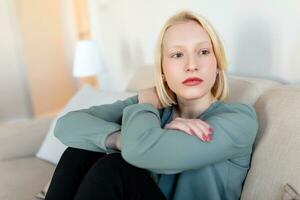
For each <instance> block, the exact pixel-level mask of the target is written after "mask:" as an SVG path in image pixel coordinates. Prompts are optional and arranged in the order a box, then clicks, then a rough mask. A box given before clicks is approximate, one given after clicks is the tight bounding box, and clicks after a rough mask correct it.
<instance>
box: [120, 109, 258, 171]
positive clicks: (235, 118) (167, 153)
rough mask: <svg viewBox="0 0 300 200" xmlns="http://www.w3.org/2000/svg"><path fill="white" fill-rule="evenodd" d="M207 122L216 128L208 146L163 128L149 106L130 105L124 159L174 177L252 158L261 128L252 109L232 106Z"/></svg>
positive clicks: (124, 125)
mask: <svg viewBox="0 0 300 200" xmlns="http://www.w3.org/2000/svg"><path fill="white" fill-rule="evenodd" d="M204 121H206V122H207V123H208V124H210V126H211V127H212V128H213V129H214V138H213V140H212V141H211V142H209V143H207V142H201V141H199V139H198V138H196V136H191V135H188V134H186V133H184V132H182V131H179V130H166V129H162V128H161V122H160V115H159V113H158V111H157V109H155V108H154V107H153V106H152V105H151V104H149V103H144V104H136V105H130V106H128V107H126V108H125V109H124V112H123V120H122V130H121V132H122V134H121V147H122V152H121V153H122V156H123V158H124V159H125V160H126V161H127V162H129V163H131V164H132V165H135V166H137V167H140V168H145V169H148V170H150V171H153V172H156V173H166V174H171V173H178V172H181V171H184V170H190V169H198V168H200V167H203V166H205V165H209V164H212V163H217V162H220V161H224V160H227V159H230V158H236V157H239V156H243V155H250V153H251V150H252V144H253V142H254V139H255V136H256V133H257V129H258V124H257V120H256V113H255V111H254V109H253V108H252V107H250V106H247V105H244V104H237V105H233V106H232V108H231V109H230V110H229V111H228V110H227V111H224V112H223V113H219V114H215V115H213V116H211V117H209V118H208V119H204Z"/></svg>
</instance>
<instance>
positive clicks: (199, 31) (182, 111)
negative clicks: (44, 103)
mask: <svg viewBox="0 0 300 200" xmlns="http://www.w3.org/2000/svg"><path fill="white" fill-rule="evenodd" d="M226 67H227V64H226V58H225V54H224V50H223V47H222V44H221V42H220V40H219V38H218V36H217V34H216V33H215V31H214V30H213V28H212V26H211V25H210V24H209V23H208V22H207V21H206V20H205V19H204V18H203V17H201V16H198V15H196V14H194V13H192V12H189V11H182V12H179V13H177V14H176V15H174V16H172V17H171V18H170V19H169V20H168V21H167V22H166V24H165V26H164V27H163V29H162V31H161V33H160V37H159V40H158V46H157V56H156V68H155V70H156V74H155V75H156V87H153V88H149V89H145V90H141V91H139V93H138V95H136V96H133V97H130V98H128V99H126V100H124V101H116V102H114V103H113V104H107V105H101V106H93V107H90V108H89V109H82V110H78V111H73V112H69V113H68V114H66V115H65V116H63V117H61V118H60V119H59V120H58V122H57V125H56V128H55V135H56V136H57V137H58V138H59V139H60V140H61V141H62V142H63V143H64V144H66V145H67V146H69V148H67V150H66V151H65V152H64V154H63V156H62V158H61V159H60V162H59V163H58V166H57V168H56V170H55V173H54V175H53V179H52V182H51V184H50V188H49V191H48V193H47V196H46V199H47V200H50V199H55V200H59V199H64V200H66V199H82V200H83V199H89V200H93V199H95V200H96V199H111V200H114V199H128V200H136V199H139V200H146V199H152V200H153V199H156V200H160V199H174V200H183V199H184V200H185V199H187V200H194V199H205V200H210V199H212V200H218V199H230V200H234V199H239V197H240V194H241V189H242V184H243V181H244V179H245V176H246V174H247V170H248V168H249V163H250V156H251V152H252V144H253V142H254V139H255V136H256V133H257V129H258V124H257V119H256V113H255V110H254V109H253V107H251V106H249V105H246V104H233V103H225V102H224V99H225V98H226V97H227V96H228V85H227V77H226Z"/></svg>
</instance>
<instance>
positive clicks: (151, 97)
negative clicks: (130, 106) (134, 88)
mask: <svg viewBox="0 0 300 200" xmlns="http://www.w3.org/2000/svg"><path fill="white" fill-rule="evenodd" d="M138 99H139V103H150V104H152V105H153V106H154V107H155V108H157V109H160V108H162V104H161V102H160V100H159V98H158V95H157V93H156V89H155V87H152V88H147V89H143V90H139V92H138Z"/></svg>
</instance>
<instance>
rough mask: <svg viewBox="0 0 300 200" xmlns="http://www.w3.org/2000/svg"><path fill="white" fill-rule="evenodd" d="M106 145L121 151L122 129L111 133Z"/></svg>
mask: <svg viewBox="0 0 300 200" xmlns="http://www.w3.org/2000/svg"><path fill="white" fill-rule="evenodd" d="M105 146H106V147H107V148H110V149H116V150H119V151H121V143H120V131H117V132H115V133H112V134H110V135H109V136H108V137H107V139H106V141H105Z"/></svg>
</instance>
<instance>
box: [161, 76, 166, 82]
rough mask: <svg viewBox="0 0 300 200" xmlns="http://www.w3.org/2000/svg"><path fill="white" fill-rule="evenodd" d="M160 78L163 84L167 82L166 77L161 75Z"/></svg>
mask: <svg viewBox="0 0 300 200" xmlns="http://www.w3.org/2000/svg"><path fill="white" fill-rule="evenodd" d="M161 77H162V80H163V81H164V82H167V80H166V76H165V75H164V74H162V75H161Z"/></svg>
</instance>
